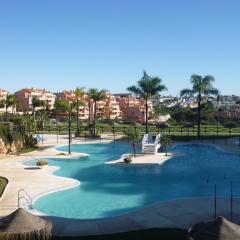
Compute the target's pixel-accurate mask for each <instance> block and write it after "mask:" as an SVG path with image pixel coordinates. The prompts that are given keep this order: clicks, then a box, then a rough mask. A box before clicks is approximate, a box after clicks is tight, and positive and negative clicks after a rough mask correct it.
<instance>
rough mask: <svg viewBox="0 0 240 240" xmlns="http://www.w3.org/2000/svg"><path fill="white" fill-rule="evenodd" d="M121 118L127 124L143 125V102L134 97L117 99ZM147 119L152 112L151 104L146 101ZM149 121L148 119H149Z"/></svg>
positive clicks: (144, 113) (144, 115) (144, 118)
mask: <svg viewBox="0 0 240 240" xmlns="http://www.w3.org/2000/svg"><path fill="white" fill-rule="evenodd" d="M117 101H118V102H119V106H120V110H121V117H122V119H124V120H125V121H127V122H137V123H144V122H145V121H146V112H145V101H144V99H138V98H136V97H134V96H127V97H118V98H117ZM148 111H149V118H150V116H151V113H152V112H153V103H152V101H148ZM149 120H150V119H149Z"/></svg>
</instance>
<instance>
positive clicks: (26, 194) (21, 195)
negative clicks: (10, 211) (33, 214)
mask: <svg viewBox="0 0 240 240" xmlns="http://www.w3.org/2000/svg"><path fill="white" fill-rule="evenodd" d="M23 194H24V195H23ZM22 199H24V200H25V201H26V202H27V204H28V205H27V206H28V207H29V208H30V209H32V208H33V206H32V205H33V200H32V198H31V196H30V195H29V194H28V193H27V192H26V191H25V190H24V189H23V188H21V189H20V190H19V191H18V208H20V207H21V200H22ZM24 206H25V205H24Z"/></svg>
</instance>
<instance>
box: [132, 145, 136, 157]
mask: <svg viewBox="0 0 240 240" xmlns="http://www.w3.org/2000/svg"><path fill="white" fill-rule="evenodd" d="M132 147H133V155H134V157H136V145H135V143H133V144H132Z"/></svg>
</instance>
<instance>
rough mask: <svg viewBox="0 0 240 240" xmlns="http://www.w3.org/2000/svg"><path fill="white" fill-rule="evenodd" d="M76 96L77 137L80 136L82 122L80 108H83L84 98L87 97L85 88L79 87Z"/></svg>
mask: <svg viewBox="0 0 240 240" xmlns="http://www.w3.org/2000/svg"><path fill="white" fill-rule="evenodd" d="M74 93H75V96H76V103H75V104H76V109H77V134H76V135H77V136H79V135H80V120H79V107H80V106H83V105H84V103H83V101H82V98H83V96H84V95H85V92H84V88H79V87H77V88H76V89H75V91H74Z"/></svg>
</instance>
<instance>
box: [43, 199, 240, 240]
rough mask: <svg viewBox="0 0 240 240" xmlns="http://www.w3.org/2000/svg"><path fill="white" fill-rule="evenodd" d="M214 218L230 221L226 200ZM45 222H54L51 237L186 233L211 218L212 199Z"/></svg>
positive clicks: (238, 218) (236, 207)
mask: <svg viewBox="0 0 240 240" xmlns="http://www.w3.org/2000/svg"><path fill="white" fill-rule="evenodd" d="M217 215H218V216H223V217H225V218H226V219H229V220H231V219H230V199H229V198H218V199H217ZM47 218H48V219H49V220H51V221H52V222H53V235H54V236H100V235H106V234H119V233H124V232H132V231H141V230H148V229H168V228H171V229H188V228H190V227H192V226H193V225H195V224H196V223H199V222H205V221H209V220H212V219H213V218H214V199H213V198H193V199H178V200H173V201H168V202H160V203H157V204H153V205H150V206H148V207H145V208H142V209H139V210H137V211H134V212H130V213H128V214H124V215H122V216H118V217H112V218H105V219H104V218H103V219H89V220H81V219H65V218H59V217H47ZM232 220H233V222H235V223H237V224H239V223H240V199H239V198H235V199H234V200H233V219H232ZM90 239H91V238H90ZM93 239H94V238H93ZM100 239H101V238H100ZM110 239H111V238H110ZM173 239H174V238H173Z"/></svg>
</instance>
